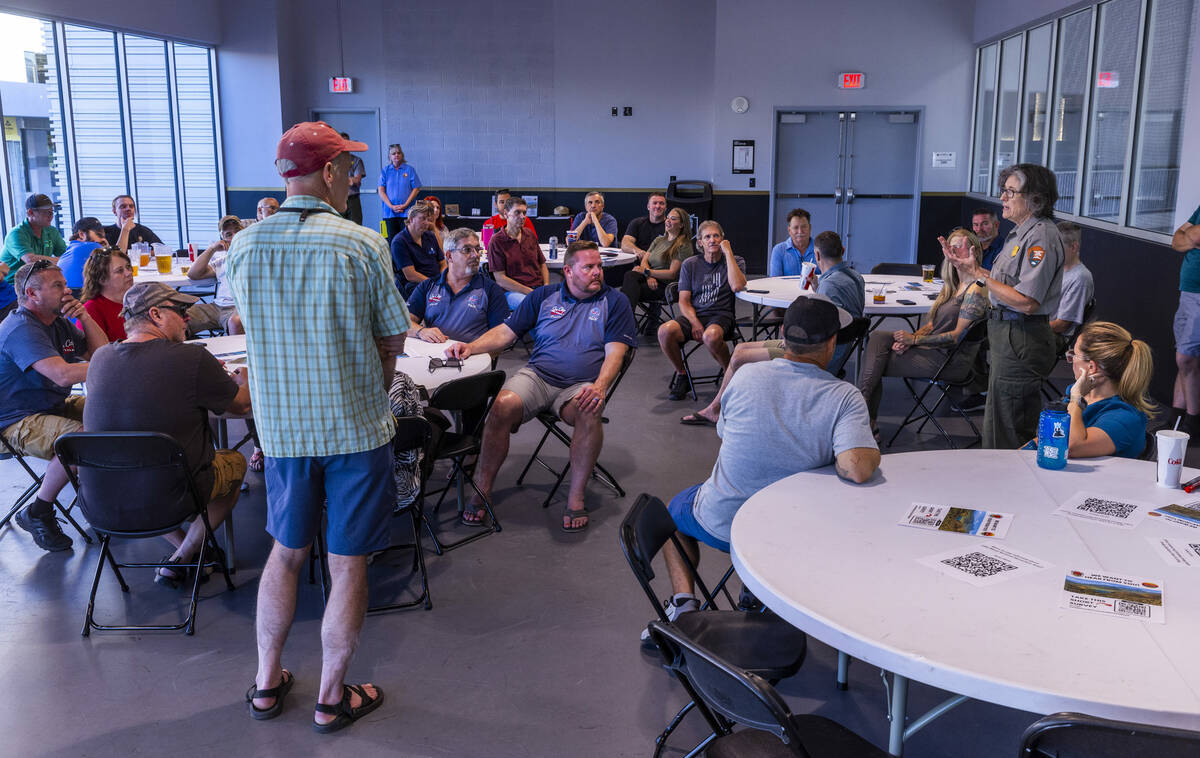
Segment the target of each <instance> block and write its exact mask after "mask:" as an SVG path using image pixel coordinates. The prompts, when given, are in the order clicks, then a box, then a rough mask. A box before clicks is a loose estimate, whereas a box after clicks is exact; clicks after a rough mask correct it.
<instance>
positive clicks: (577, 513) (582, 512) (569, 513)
mask: <svg viewBox="0 0 1200 758" xmlns="http://www.w3.org/2000/svg"><path fill="white" fill-rule="evenodd" d="M587 515H588V509H587V508H579V509H578V510H571V509H570V508H569V507H568V506H567V505H566V504H565V503H564V504H563V518H570V519H577V518H579V517H581V516H587ZM591 523H592V520H591V519H588V520H587V521H585V522H584V523H583V526H567V525H566V524H563V528H562V530H563V531H564V532H582V531H583V530H584V529H587V528H588V526H589V525H590V524H591Z"/></svg>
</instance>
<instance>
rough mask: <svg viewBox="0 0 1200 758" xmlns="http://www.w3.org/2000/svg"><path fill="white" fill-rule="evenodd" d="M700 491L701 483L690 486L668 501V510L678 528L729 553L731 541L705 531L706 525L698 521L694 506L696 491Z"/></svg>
mask: <svg viewBox="0 0 1200 758" xmlns="http://www.w3.org/2000/svg"><path fill="white" fill-rule="evenodd" d="M699 491H700V485H699V484H694V485H692V486H691V487H688V488H687V489H686V490H684V491H683V492H680V493H679V494H678V495H676V496H675V497H673V498H671V502H670V503H667V511H668V512H670V514H671V518H673V519H674V520H675V528H676V529H678V530H679V531H681V532H683V533H684V534H686V535H687V536H689V537H693V538H695V539H698V540H700V541H701V542H703V543H704V544H705V545H708V546H709V547H713V548H716V549H717V550H720V551H721V552H722V553H728V552H729V543H728V542H726V541H725V540H723V539H721V538H720V537H714V536H713V535H711V534H709V533H708V532H707V531H705V529H704V527H702V526H700V522H698V521H696V517H695V515H693V513H692V506H693V505H695V503H696V493H697V492H699Z"/></svg>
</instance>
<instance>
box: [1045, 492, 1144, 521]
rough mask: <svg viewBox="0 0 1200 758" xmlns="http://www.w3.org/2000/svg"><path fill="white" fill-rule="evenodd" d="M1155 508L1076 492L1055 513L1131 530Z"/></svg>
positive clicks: (1090, 493) (1125, 500)
mask: <svg viewBox="0 0 1200 758" xmlns="http://www.w3.org/2000/svg"><path fill="white" fill-rule="evenodd" d="M1156 507H1157V506H1155V505H1153V504H1150V503H1140V502H1137V501H1132V500H1129V499H1127V498H1118V497H1113V496H1111V495H1098V494H1096V493H1094V492H1076V493H1075V494H1074V495H1072V496H1071V499H1070V500H1068V501H1067V502H1065V503H1063V504H1062V505H1060V506H1059V507H1058V510H1057V511H1055V512H1056V513H1060V514H1062V515H1064V516H1070V517H1071V518H1077V519H1083V520H1084V521H1096V522H1099V523H1101V524H1107V525H1108V526H1119V527H1122V528H1124V529H1132V528H1134V527H1135V526H1137V525H1138V524H1139V523H1141V521H1142V519H1143V518H1145V517H1146V514H1147V513H1149V512H1150V511H1151V510H1153V509H1154V508H1156Z"/></svg>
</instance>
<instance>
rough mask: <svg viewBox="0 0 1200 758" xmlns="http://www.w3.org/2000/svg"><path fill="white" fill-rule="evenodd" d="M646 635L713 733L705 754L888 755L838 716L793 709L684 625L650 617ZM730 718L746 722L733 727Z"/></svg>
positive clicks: (769, 757)
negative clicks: (743, 727) (855, 731)
mask: <svg viewBox="0 0 1200 758" xmlns="http://www.w3.org/2000/svg"><path fill="white" fill-rule="evenodd" d="M650 638H651V639H652V640H654V643H655V644H656V645H657V646H658V649H659V651H660V652H661V653H662V656H663V660H664V662H665V664H666V667H667V668H668V669H669V670H670V671H671V673H672V674H674V675H675V678H676V679H678V680H679V683H680V684H682V685H683V688H684V689H685V690H686V691H687V693H688V694H689V695H691V697H692V698H693V699H694V700H695V701H697V702H698V703H699V708H700V711H701V713H703V714H704V716H705V718H706V719H707V720H708V722H709V725H710V726H711V727H712V728H713V731H714V733H715V734H716V735H717V737H716V739H714V740H712V742H711V743H709V745H708V746H707V749H706V750H705V751H704V754H705V755H706V756H708V758H744V757H745V756H760V757H761V758H774V757H775V756H779V757H780V758H785V757H786V756H797V757H798V758H808V757H809V756H837V758H886V756H887V752H885V751H883V750H880V749H879V748H877V747H875V746H874V745H872V744H871V743H870V742H867V741H866V740H865V739H863V738H862V737H860V736H858V735H857V734H855V733H854V732H852V731H850V730H849V729H847V728H846V727H844V726H842V725H841V724H839V723H837V722H836V721H833V720H831V719H827V718H825V717H824V716H817V715H815V714H794V713H792V711H791V709H789V708H788V706H787V703H786V702H784V700H783V698H782V697H780V695H779V693H778V692H776V691H775V688H774V687H772V686H771V685H770V683H768V682H767V681H766V679H765V678H764V677H762V676H761V675H759V674H756V673H755V672H753V671H749V670H747V669H746V668H745V667H744V666H739V665H737V664H735V663H733V662H731V661H729V660H728V658H727V657H726V656H724V655H721V654H718V653H716V652H714V651H713V650H712V648H711V647H710V646H708V645H706V644H704V643H703V642H701V640H700V639H699V638H698V636H697V635H695V634H693V633H691V632H689V631H688V630H685V629H684V628H683V627H682V625H680V624H678V623H677V624H674V625H671V624H664V623H662V622H660V621H651V622H650ZM734 724H741V725H743V726H745V727H747V728H746V729H743V730H741V731H737V732H734V731H733V729H732V726H733V725H734Z"/></svg>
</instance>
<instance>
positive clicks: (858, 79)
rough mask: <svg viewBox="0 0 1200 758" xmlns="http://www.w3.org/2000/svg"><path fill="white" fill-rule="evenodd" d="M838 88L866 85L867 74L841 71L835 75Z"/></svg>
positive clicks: (858, 87) (859, 87) (855, 87)
mask: <svg viewBox="0 0 1200 758" xmlns="http://www.w3.org/2000/svg"><path fill="white" fill-rule="evenodd" d="M837 86H838V89H862V88H863V87H865V86H867V75H866V74H863V73H843V74H838V77H837Z"/></svg>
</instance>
